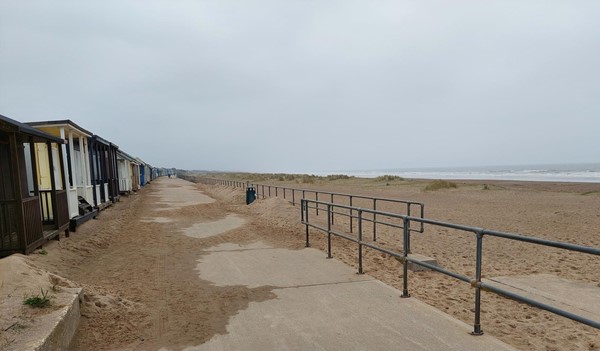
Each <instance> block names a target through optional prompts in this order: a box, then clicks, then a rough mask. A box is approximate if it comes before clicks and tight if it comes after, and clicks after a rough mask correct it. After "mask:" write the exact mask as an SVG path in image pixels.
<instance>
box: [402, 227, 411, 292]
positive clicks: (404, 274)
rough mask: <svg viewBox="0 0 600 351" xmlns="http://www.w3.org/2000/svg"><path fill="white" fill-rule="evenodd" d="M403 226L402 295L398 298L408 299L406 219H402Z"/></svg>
mask: <svg viewBox="0 0 600 351" xmlns="http://www.w3.org/2000/svg"><path fill="white" fill-rule="evenodd" d="M403 222H404V225H403V226H402V227H403V232H404V240H403V241H404V245H403V246H404V252H403V255H404V260H403V262H402V295H401V296H400V297H403V298H407V297H410V294H409V293H408V218H407V217H404V218H403Z"/></svg>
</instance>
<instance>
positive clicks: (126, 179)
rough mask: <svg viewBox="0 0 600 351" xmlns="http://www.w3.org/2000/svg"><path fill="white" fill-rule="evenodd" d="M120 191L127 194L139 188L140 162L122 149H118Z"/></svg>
mask: <svg viewBox="0 0 600 351" xmlns="http://www.w3.org/2000/svg"><path fill="white" fill-rule="evenodd" d="M117 165H118V169H117V170H118V174H119V192H120V193H121V194H127V193H130V192H132V191H137V190H139V163H138V162H137V160H136V159H135V158H133V157H132V156H130V155H129V154H127V153H126V152H124V151H122V150H117Z"/></svg>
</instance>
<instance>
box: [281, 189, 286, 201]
mask: <svg viewBox="0 0 600 351" xmlns="http://www.w3.org/2000/svg"><path fill="white" fill-rule="evenodd" d="M281 189H283V199H284V200H285V191H286V190H287V188H285V187H283V188H281Z"/></svg>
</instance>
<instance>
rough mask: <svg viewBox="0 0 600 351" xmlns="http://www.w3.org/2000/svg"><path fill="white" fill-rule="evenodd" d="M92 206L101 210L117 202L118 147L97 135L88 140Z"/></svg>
mask: <svg viewBox="0 0 600 351" xmlns="http://www.w3.org/2000/svg"><path fill="white" fill-rule="evenodd" d="M88 143H89V148H90V164H91V176H92V186H93V188H94V191H93V196H94V205H95V206H96V207H97V208H98V209H100V210H102V209H104V208H106V207H108V206H110V205H111V204H112V203H113V202H117V201H119V175H118V170H117V167H118V166H117V150H118V149H119V147H118V146H117V145H115V144H113V143H111V142H109V141H107V140H105V139H103V138H101V137H100V136H98V135H93V136H91V137H90V138H88Z"/></svg>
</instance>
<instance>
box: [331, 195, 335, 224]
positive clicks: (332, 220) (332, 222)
mask: <svg viewBox="0 0 600 351" xmlns="http://www.w3.org/2000/svg"><path fill="white" fill-rule="evenodd" d="M331 203H334V202H333V193H331ZM333 212H335V211H333ZM333 212H332V213H331V224H335V222H334V218H333V216H334V213H333Z"/></svg>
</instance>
